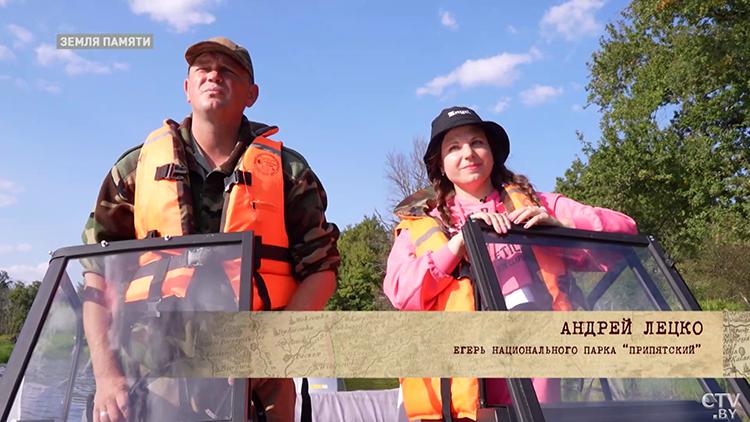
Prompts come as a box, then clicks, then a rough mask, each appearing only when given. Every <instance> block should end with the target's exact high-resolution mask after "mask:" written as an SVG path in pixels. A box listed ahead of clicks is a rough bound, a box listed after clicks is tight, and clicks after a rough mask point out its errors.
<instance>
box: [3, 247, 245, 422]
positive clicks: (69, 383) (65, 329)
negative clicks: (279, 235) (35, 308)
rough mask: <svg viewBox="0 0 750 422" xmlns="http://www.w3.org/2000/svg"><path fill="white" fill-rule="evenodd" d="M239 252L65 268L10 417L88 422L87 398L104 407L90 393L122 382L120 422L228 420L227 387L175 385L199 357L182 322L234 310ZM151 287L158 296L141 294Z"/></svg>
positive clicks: (223, 382)
mask: <svg viewBox="0 0 750 422" xmlns="http://www.w3.org/2000/svg"><path fill="white" fill-rule="evenodd" d="M240 251H241V246H240V245H231V246H213V247H203V248H198V249H190V250H188V249H172V250H168V251H152V252H146V253H133V252H127V253H120V254H111V255H106V256H104V257H99V258H96V259H87V260H80V261H74V260H71V261H68V264H67V266H66V268H65V269H64V274H63V277H62V280H61V284H60V288H59V289H58V290H57V292H56V293H55V296H54V302H53V304H52V307H51V309H50V313H49V315H48V317H47V318H46V320H45V321H44V323H43V328H42V333H41V336H40V338H39V341H38V342H37V345H36V347H35V348H34V350H33V351H32V353H31V359H30V363H29V367H28V369H27V371H26V373H25V374H24V376H23V384H22V385H21V389H20V391H19V394H18V395H17V397H16V401H15V403H14V409H13V413H12V415H13V416H15V417H16V418H18V419H20V420H53V421H75V422H79V421H87V420H98V411H99V410H101V409H99V408H98V407H97V406H95V404H94V403H93V401H94V398H95V397H96V398H101V399H102V401H103V400H104V399H106V397H100V396H96V393H97V392H98V393H100V394H101V392H102V391H105V390H107V387H108V386H109V387H110V389H111V386H113V385H116V381H117V380H124V386H123V388H122V389H121V391H122V394H124V396H123V397H125V398H126V400H127V402H128V407H129V409H128V410H129V411H130V412H131V415H130V416H131V417H130V418H129V420H138V421H184V422H199V421H208V420H229V419H231V416H232V403H233V397H232V391H233V390H232V385H231V384H230V383H229V380H227V379H203V378H181V375H182V374H183V373H184V372H182V371H184V370H185V367H184V363H183V362H185V361H186V360H187V359H188V358H189V357H190V356H192V355H194V354H195V353H199V350H198V349H196V344H197V343H196V339H197V334H198V333H199V332H201V329H202V327H201V322H200V321H199V320H198V319H197V318H196V317H194V316H193V315H194V314H193V313H192V312H195V311H237V310H238V309H239V307H238V292H239V274H240V271H239V265H240V258H239V257H240ZM160 261H161V262H160ZM162 264H164V265H162ZM185 264H188V265H185ZM159 279H162V282H161V286H162V288H161V294H158V293H159V292H158V289H153V290H154V291H152V290H151V285H152V284H153V281H154V280H159ZM155 292H156V294H155ZM149 298H150V299H155V300H154V302H155V305H149V304H148V302H149V300H150V299H149ZM156 299H159V300H158V302H157V300H156ZM151 311H157V312H158V314H157V313H152V312H151ZM84 327H85V331H84ZM97 327H99V328H97ZM207 335H208V334H206V333H205V332H202V334H201V337H202V338H207V339H209V338H210V337H204V336H207ZM76 349H77V350H78V353H77V354H76V353H74V351H75V350H76ZM74 365H75V367H76V371H73V370H72V369H73V366H74ZM105 374H107V375H105ZM66 397H69V400H65V398H66ZM111 397H115V398H116V397H117V396H116V395H112V396H111ZM94 409H97V412H94ZM106 410H107V411H108V412H109V413H110V414H111V413H112V409H111V408H106ZM93 413H97V414H96V415H94V414H93ZM91 418H93V419H91ZM110 420H112V418H110Z"/></svg>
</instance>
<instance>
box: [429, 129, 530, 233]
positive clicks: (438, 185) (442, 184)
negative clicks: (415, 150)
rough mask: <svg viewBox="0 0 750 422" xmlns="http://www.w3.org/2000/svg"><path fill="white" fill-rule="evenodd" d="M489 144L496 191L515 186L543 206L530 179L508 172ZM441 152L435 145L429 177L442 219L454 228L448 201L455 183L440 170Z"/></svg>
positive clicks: (493, 183) (431, 155)
mask: <svg viewBox="0 0 750 422" xmlns="http://www.w3.org/2000/svg"><path fill="white" fill-rule="evenodd" d="M485 133H486V132H485ZM489 144H490V149H491V150H492V156H493V158H495V159H494V165H493V167H492V172H491V173H490V180H491V181H492V186H493V187H494V188H495V189H497V190H500V189H502V188H503V186H506V185H515V186H517V187H518V188H519V189H520V190H521V191H523V193H525V194H526V196H528V197H529V199H530V200H531V202H533V203H534V204H535V205H536V206H541V202H540V201H539V197H538V196H537V194H536V191H535V190H534V187H533V186H532V185H531V183H530V182H529V179H528V178H527V177H526V176H524V175H521V174H515V173H513V172H512V171H510V170H508V169H507V168H506V167H505V164H504V163H502V162H500V161H499V160H497V159H496V157H497V154H496V152H495V149H494V146H493V144H492V142H491V141H490V142H489ZM441 150H442V148H441V146H440V145H439V144H438V145H435V146H434V147H433V151H432V154H430V155H429V157H428V158H427V160H426V164H427V177H428V178H429V179H430V181H431V182H432V185H433V187H434V189H435V194H436V195H437V209H438V211H439V212H440V218H441V219H442V220H443V223H444V224H445V225H446V226H448V227H453V220H452V218H451V213H450V209H449V208H448V199H449V198H450V195H451V194H452V193H454V190H455V188H454V186H453V182H451V181H450V180H448V176H446V175H444V174H443V173H442V172H441V170H440V167H441V165H440V164H441V158H442V154H441Z"/></svg>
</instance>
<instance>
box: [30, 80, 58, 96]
mask: <svg viewBox="0 0 750 422" xmlns="http://www.w3.org/2000/svg"><path fill="white" fill-rule="evenodd" d="M36 87H37V88H39V90H40V91H47V92H51V93H53V94H59V93H60V92H61V91H62V90H61V89H60V87H59V86H57V85H52V84H50V83H49V82H47V81H45V80H44V79H39V80H37V81H36Z"/></svg>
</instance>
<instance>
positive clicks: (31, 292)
mask: <svg viewBox="0 0 750 422" xmlns="http://www.w3.org/2000/svg"><path fill="white" fill-rule="evenodd" d="M40 285H41V282H39V281H35V282H33V283H31V284H28V285H27V284H23V283H21V282H20V281H15V280H12V279H11V278H10V276H9V275H8V273H7V272H6V271H2V270H0V334H18V333H20V332H21V328H22V327H23V323H24V321H26V316H27V315H28V313H29V309H31V305H32V304H33V303H34V298H35V297H36V294H37V292H38V291H39V286H40Z"/></svg>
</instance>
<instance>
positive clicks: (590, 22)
mask: <svg viewBox="0 0 750 422" xmlns="http://www.w3.org/2000/svg"><path fill="white" fill-rule="evenodd" d="M602 7H604V0H570V1H568V2H566V3H563V4H560V5H557V6H553V7H551V8H550V9H549V10H547V11H546V12H544V16H543V17H542V20H541V21H540V22H539V25H540V26H541V27H542V31H543V32H545V33H547V30H548V29H549V28H552V30H553V31H554V32H557V33H558V34H560V35H562V36H563V37H564V38H565V40H566V41H575V40H578V39H580V38H581V37H584V36H587V35H594V36H595V35H598V34H599V33H600V32H601V31H602V26H601V25H600V24H599V23H598V22H597V21H596V20H595V19H594V13H596V11H597V10H599V9H601V8H602ZM547 35H548V39H551V38H552V36H553V35H552V34H549V33H547Z"/></svg>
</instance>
